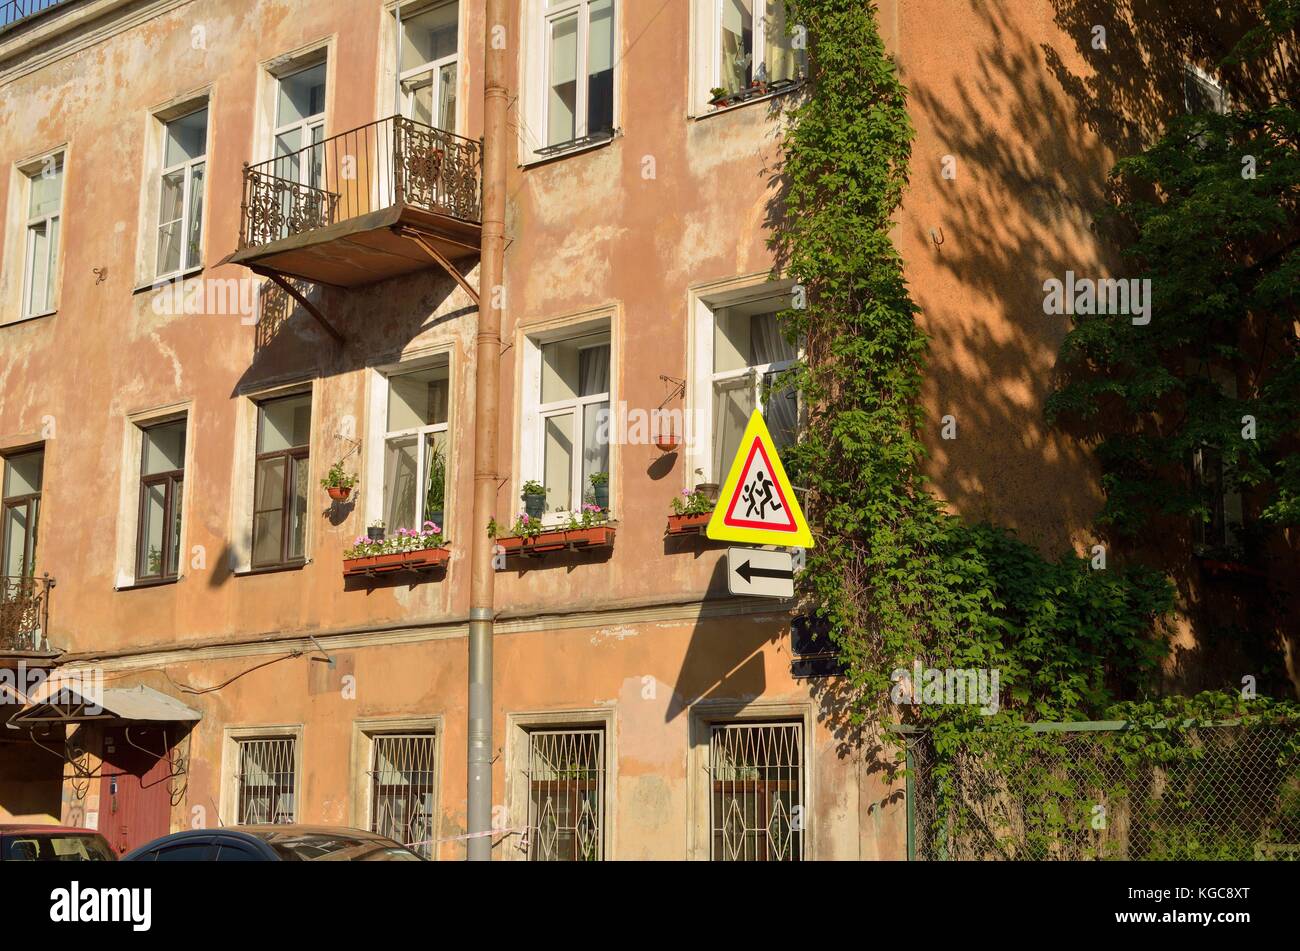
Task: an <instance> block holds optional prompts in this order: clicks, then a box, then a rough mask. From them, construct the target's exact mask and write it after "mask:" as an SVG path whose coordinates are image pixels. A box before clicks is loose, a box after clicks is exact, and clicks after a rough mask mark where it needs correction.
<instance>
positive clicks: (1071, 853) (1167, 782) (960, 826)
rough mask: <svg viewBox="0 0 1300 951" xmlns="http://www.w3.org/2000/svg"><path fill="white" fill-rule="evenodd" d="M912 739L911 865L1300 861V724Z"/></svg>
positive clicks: (1042, 728) (1099, 727)
mask: <svg viewBox="0 0 1300 951" xmlns="http://www.w3.org/2000/svg"><path fill="white" fill-rule="evenodd" d="M906 738H907V762H908V767H909V777H908V797H907V800H908V817H907V818H908V857H909V858H913V859H919V860H929V861H934V860H945V859H967V860H990V859H993V860H996V859H1023V860H1038V859H1063V860H1086V859H1135V860H1137V859H1145V860H1173V859H1237V860H1240V859H1291V860H1300V724H1296V723H1281V724H1279V723H1270V724H1266V725H1255V726H1244V725H1241V724H1239V723H1228V724H1221V725H1215V726H1199V727H1193V728H1188V729H1177V730H1173V729H1166V730H1147V731H1144V732H1143V733H1142V734H1140V735H1139V734H1137V733H1136V732H1135V731H1133V730H1130V729H1126V727H1125V724H1123V723H1116V722H1106V723H1094V722H1087V723H1047V724H1035V725H1034V726H1033V727H1031V728H1030V729H1028V730H1023V731H1017V732H1015V733H1008V732H1001V733H994V732H990V733H989V734H988V735H986V736H980V737H977V738H976V740H975V742H973V743H968V744H963V745H962V746H961V747H960V748H959V749H957V750H955V751H953V752H952V753H943V754H941V753H940V752H939V750H938V749H937V748H936V743H935V740H934V738H933V737H932V736H931V735H930V734H929V733H927V732H924V731H912V732H906Z"/></svg>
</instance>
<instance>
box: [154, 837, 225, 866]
mask: <svg viewBox="0 0 1300 951" xmlns="http://www.w3.org/2000/svg"><path fill="white" fill-rule="evenodd" d="M154 854H155V855H156V856H157V858H158V861H159V862H206V861H208V860H209V859H211V858H212V843H211V842H208V841H202V842H181V843H179V844H177V845H169V846H165V847H163V848H161V849H158V850H157V851H156V852H155V853H154Z"/></svg>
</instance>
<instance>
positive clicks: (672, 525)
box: [668, 488, 716, 535]
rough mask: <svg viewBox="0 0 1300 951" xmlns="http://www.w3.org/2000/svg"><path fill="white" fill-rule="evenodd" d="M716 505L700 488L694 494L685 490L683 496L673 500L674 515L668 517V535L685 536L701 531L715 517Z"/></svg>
mask: <svg viewBox="0 0 1300 951" xmlns="http://www.w3.org/2000/svg"><path fill="white" fill-rule="evenodd" d="M715 504H716V503H715V500H713V499H710V498H709V497H708V495H706V494H705V493H703V492H701V491H700V490H699V489H698V488H697V489H696V490H695V491H694V492H692V491H691V490H689V489H683V490H682V494H681V495H678V496H675V497H674V498H673V501H672V506H673V514H672V515H669V516H668V534H669V535H685V534H687V533H689V532H698V531H700V530H701V529H703V528H704V527H705V526H706V525H708V524H709V519H710V518H712V517H713V506H714V505H715Z"/></svg>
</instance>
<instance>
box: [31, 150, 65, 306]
mask: <svg viewBox="0 0 1300 951" xmlns="http://www.w3.org/2000/svg"><path fill="white" fill-rule="evenodd" d="M62 212H63V156H62V155H61V154H60V155H54V156H50V157H48V158H46V159H44V160H42V162H41V163H40V165H39V166H38V167H37V169H35V170H34V171H32V172H31V174H30V175H29V176H28V179H27V231H26V257H25V258H24V260H25V261H26V266H25V267H24V268H23V306H22V314H23V316H24V317H37V316H40V315H41V314H48V313H51V312H52V311H53V310H54V309H55V306H56V300H55V297H56V295H55V290H56V282H57V278H58V261H59V222H60V220H61V218H62Z"/></svg>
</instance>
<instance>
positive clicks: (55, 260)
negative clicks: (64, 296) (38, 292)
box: [42, 218, 63, 310]
mask: <svg viewBox="0 0 1300 951" xmlns="http://www.w3.org/2000/svg"><path fill="white" fill-rule="evenodd" d="M62 220H63V219H61V218H52V219H50V243H49V244H50V246H49V254H48V257H47V264H46V268H45V284H44V287H43V288H42V290H43V291H44V297H45V309H46V310H50V309H51V308H53V307H54V280H55V278H56V277H57V276H58V273H59V271H58V266H59V223H60V222H61V221H62Z"/></svg>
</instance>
